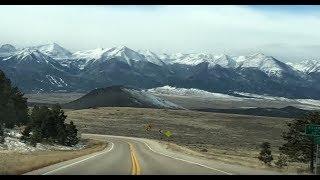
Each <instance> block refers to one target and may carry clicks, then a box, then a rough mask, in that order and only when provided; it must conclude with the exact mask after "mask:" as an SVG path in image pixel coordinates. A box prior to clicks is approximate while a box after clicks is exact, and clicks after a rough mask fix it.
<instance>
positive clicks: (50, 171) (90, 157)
mask: <svg viewBox="0 0 320 180" xmlns="http://www.w3.org/2000/svg"><path fill="white" fill-rule="evenodd" d="M113 146H114V144H113V142H111V148H110V149H109V150H108V151H103V152H100V153H99V154H96V155H93V156H90V157H87V158H85V159H83V160H81V161H77V162H74V163H71V164H68V165H65V166H62V167H59V168H57V169H54V170H51V171H49V172H46V173H44V174H42V175H46V174H50V173H52V172H54V171H58V170H60V169H64V168H66V167H70V166H73V165H75V164H78V163H80V162H83V161H86V160H88V159H91V158H93V157H96V156H99V155H101V154H103V153H108V152H110V151H111V150H112V149H113Z"/></svg>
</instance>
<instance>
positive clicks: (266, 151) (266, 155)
mask: <svg viewBox="0 0 320 180" xmlns="http://www.w3.org/2000/svg"><path fill="white" fill-rule="evenodd" d="M258 159H259V160H260V161H262V162H264V163H265V164H267V165H269V166H270V165H271V161H272V160H273V157H272V154H271V149H270V143H268V142H264V143H262V144H261V152H260V154H259V157H258Z"/></svg>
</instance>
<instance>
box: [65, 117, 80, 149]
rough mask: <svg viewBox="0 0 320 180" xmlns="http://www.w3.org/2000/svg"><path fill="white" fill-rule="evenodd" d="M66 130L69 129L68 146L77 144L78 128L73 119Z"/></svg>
mask: <svg viewBox="0 0 320 180" xmlns="http://www.w3.org/2000/svg"><path fill="white" fill-rule="evenodd" d="M66 130H67V139H66V145H67V146H73V145H76V144H77V143H78V142H79V139H78V130H77V128H76V126H75V125H74V123H73V122H72V121H71V122H70V124H67V125H66Z"/></svg>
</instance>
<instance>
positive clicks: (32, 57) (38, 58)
mask: <svg viewBox="0 0 320 180" xmlns="http://www.w3.org/2000/svg"><path fill="white" fill-rule="evenodd" d="M3 61H6V62H8V63H10V64H12V63H16V64H20V63H24V64H26V63H38V64H42V63H45V64H49V63H50V62H56V61H55V60H54V59H52V58H50V57H49V56H47V55H45V54H43V53H41V52H40V51H39V50H37V49H30V48H25V49H22V50H21V51H17V52H16V53H14V54H13V55H12V56H9V57H6V58H4V59H3Z"/></svg>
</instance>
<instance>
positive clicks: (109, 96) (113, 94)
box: [62, 85, 183, 109]
mask: <svg viewBox="0 0 320 180" xmlns="http://www.w3.org/2000/svg"><path fill="white" fill-rule="evenodd" d="M62 107H63V108H66V109H88V108H97V107H138V108H169V109H183V108H182V107H180V106H178V105H176V104H174V103H171V102H169V101H167V100H163V99H161V98H159V97H155V96H153V95H151V94H150V93H148V92H145V91H143V90H140V89H137V88H134V87H127V86H122V85H117V86H110V87H106V88H99V89H94V90H92V91H90V92H89V93H88V94H86V95H84V96H82V97H81V98H79V99H77V100H75V101H72V102H69V103H66V104H63V105H62Z"/></svg>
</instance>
